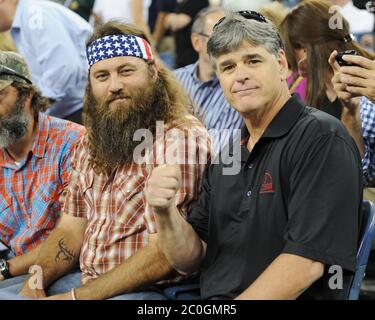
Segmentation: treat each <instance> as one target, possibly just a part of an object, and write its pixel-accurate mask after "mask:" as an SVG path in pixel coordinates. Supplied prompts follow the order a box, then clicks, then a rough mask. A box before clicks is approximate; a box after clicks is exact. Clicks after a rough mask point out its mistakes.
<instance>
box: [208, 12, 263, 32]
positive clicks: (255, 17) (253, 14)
mask: <svg viewBox="0 0 375 320" xmlns="http://www.w3.org/2000/svg"><path fill="white" fill-rule="evenodd" d="M236 13H238V14H240V15H241V16H242V17H244V18H245V19H251V20H256V21H259V22H266V23H267V19H266V18H265V16H264V15H262V14H260V13H259V12H256V11H252V10H243V11H237V12H236ZM225 18H226V17H222V18H220V20H219V21H218V22H216V23H215V25H214V28H213V30H215V29H216V28H217V27H218V26H219V25H220V24H221V23H222V22H223V21H224V20H225Z"/></svg>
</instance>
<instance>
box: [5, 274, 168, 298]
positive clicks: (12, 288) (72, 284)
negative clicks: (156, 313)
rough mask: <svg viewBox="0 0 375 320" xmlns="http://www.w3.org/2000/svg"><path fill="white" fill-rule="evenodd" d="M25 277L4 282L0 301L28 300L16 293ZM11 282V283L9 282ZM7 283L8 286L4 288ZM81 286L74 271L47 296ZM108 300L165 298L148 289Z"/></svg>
mask: <svg viewBox="0 0 375 320" xmlns="http://www.w3.org/2000/svg"><path fill="white" fill-rule="evenodd" d="M25 278H26V276H21V277H15V278H12V279H9V280H6V281H4V284H3V287H1V286H0V300H28V299H27V298H23V297H19V296H18V293H19V292H20V291H21V289H22V287H23V281H24V280H25ZM10 280H12V282H11V281H10ZM8 281H9V285H8V286H6V284H7V282H8ZM80 285H81V272H80V271H74V272H71V273H69V274H67V275H66V276H64V277H62V278H60V279H58V280H57V281H55V282H54V283H53V284H52V285H51V286H50V287H49V288H48V290H47V295H48V296H52V295H56V294H61V293H66V292H69V291H71V290H72V289H73V288H78V287H79V286H80ZM109 300H166V298H165V296H164V295H163V294H162V293H160V292H158V291H157V290H156V289H155V291H154V290H152V289H150V290H148V291H142V292H133V293H127V294H123V295H119V296H116V297H113V298H111V299H109Z"/></svg>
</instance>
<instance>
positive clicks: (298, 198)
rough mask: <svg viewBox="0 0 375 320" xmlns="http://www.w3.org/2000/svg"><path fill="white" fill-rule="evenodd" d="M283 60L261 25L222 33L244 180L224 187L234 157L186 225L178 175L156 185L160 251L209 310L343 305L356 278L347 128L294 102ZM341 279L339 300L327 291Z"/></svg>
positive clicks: (163, 171) (255, 19) (214, 46)
mask: <svg viewBox="0 0 375 320" xmlns="http://www.w3.org/2000/svg"><path fill="white" fill-rule="evenodd" d="M282 48H283V45H282V41H281V40H280V37H279V35H278V33H277V30H276V28H275V26H274V25H273V24H271V23H270V22H268V21H266V20H265V19H264V18H263V17H262V16H260V15H257V14H255V13H242V15H240V14H228V15H227V16H226V18H225V19H223V20H222V21H221V22H219V23H218V24H217V25H216V26H215V28H214V32H213V34H212V37H211V39H210V40H209V42H208V52H209V54H210V56H211V58H212V60H213V62H214V63H215V65H216V68H217V73H218V76H219V79H220V83H221V85H222V87H223V90H224V92H225V95H226V98H227V99H228V101H229V103H230V104H231V105H232V106H234V108H235V109H236V110H237V111H238V112H240V113H241V115H242V117H243V118H244V121H245V124H246V126H245V128H244V130H243V135H242V139H241V142H238V143H241V147H240V150H241V152H238V157H237V158H238V162H239V164H240V166H239V167H240V170H239V171H240V172H239V173H238V174H235V175H225V174H224V173H225V171H224V169H226V167H227V166H228V165H227V164H225V163H228V162H227V161H226V160H227V159H225V157H224V158H223V157H221V158H222V161H220V162H219V163H218V164H212V165H211V166H210V167H209V169H208V170H207V172H206V176H205V179H204V180H203V183H202V192H201V195H200V199H199V201H198V203H197V204H196V205H195V207H194V208H193V211H192V212H191V214H190V217H189V219H188V222H186V221H185V220H184V219H183V218H182V216H181V215H180V214H179V212H178V211H177V209H176V207H175V206H173V198H174V194H175V192H176V190H177V188H178V185H179V183H180V177H179V170H178V168H177V167H172V166H165V167H160V168H157V169H155V170H154V171H153V173H152V176H151V177H150V179H149V181H148V187H147V191H146V198H147V201H148V203H149V204H150V205H151V206H153V207H154V209H155V212H156V216H157V219H156V220H157V225H158V233H159V240H160V246H161V247H162V249H163V251H164V253H165V255H166V257H167V259H168V260H169V262H170V263H171V264H172V265H173V266H174V267H175V268H176V270H178V271H179V272H181V273H182V274H188V273H191V272H194V271H197V270H199V269H200V270H201V293H202V298H203V299H215V298H230V299H232V298H238V299H296V298H307V299H340V298H341V299H342V298H345V292H346V290H345V289H347V286H348V279H349V277H350V276H351V275H352V273H353V271H354V269H355V262H356V252H357V245H358V237H359V223H360V207H361V205H360V204H361V198H362V188H361V186H362V181H361V165H360V163H361V162H360V161H361V160H360V156H359V153H358V150H357V148H356V145H355V143H354V141H353V140H352V139H351V138H350V136H349V134H348V133H347V132H346V130H345V128H344V127H343V125H342V124H341V123H340V122H339V121H338V120H336V119H335V118H333V117H331V116H330V115H328V114H326V113H324V112H321V111H319V110H316V109H312V108H309V107H306V106H304V105H303V103H302V102H301V101H300V100H299V99H298V98H297V96H293V97H291V96H290V93H289V91H288V86H287V83H286V78H287V69H288V66H287V61H286V58H285V52H284V50H283V49H282ZM234 143H236V142H234ZM235 150H236V148H235V145H234V148H232V146H231V147H229V151H230V152H229V153H228V152H225V151H224V152H223V154H228V156H231V155H232V154H231V152H232V153H233V152H234V153H236V152H235ZM331 266H335V268H334V269H333V270H335V274H330V272H329V271H330V268H331ZM337 270H342V274H343V283H344V286H343V289H341V290H340V289H338V288H336V287H335V286H333V285H332V284H334V283H335V281H330V280H329V278H330V277H332V276H333V275H335V276H337V275H338V274H337Z"/></svg>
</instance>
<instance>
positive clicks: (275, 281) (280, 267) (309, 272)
mask: <svg viewBox="0 0 375 320" xmlns="http://www.w3.org/2000/svg"><path fill="white" fill-rule="evenodd" d="M323 271H324V265H323V264H322V263H320V262H316V261H312V260H310V259H306V258H303V257H300V256H296V255H292V254H281V255H280V256H279V257H277V258H276V259H275V260H274V261H273V262H272V263H271V265H270V266H269V267H268V268H267V269H266V270H265V271H264V272H263V273H262V274H261V275H260V276H259V277H258V279H257V280H256V281H255V282H254V283H253V284H252V285H251V286H250V287H249V288H248V289H247V290H245V291H244V292H243V293H242V294H241V295H239V296H238V297H237V300H294V299H297V298H298V297H299V296H300V295H301V294H302V293H303V292H304V291H305V290H306V289H307V288H309V287H310V286H311V285H312V284H313V283H314V282H315V281H316V280H318V279H319V278H320V277H321V276H322V275H323Z"/></svg>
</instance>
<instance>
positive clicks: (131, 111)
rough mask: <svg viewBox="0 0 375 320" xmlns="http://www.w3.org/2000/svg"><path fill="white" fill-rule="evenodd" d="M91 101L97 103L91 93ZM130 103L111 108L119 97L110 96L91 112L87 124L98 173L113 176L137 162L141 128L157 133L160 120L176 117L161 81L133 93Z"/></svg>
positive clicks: (121, 95)
mask: <svg viewBox="0 0 375 320" xmlns="http://www.w3.org/2000/svg"><path fill="white" fill-rule="evenodd" d="M88 94H90V95H91V97H89V98H88V101H94V99H93V97H92V94H91V92H89V93H88ZM117 96H119V97H125V96H131V99H130V100H126V101H124V102H122V103H120V102H117V104H116V106H113V108H112V109H111V108H110V103H111V101H113V99H114V98H115V97H114V96H111V97H109V98H108V99H107V100H106V101H104V102H103V103H101V104H100V103H99V104H97V105H96V107H94V108H92V107H91V108H90V109H91V112H88V114H87V116H88V118H87V120H88V121H86V122H87V123H86V125H87V126H88V132H89V149H90V156H91V157H90V158H91V159H90V161H91V165H92V166H93V168H94V170H95V171H96V172H97V173H106V174H109V173H110V172H111V171H113V170H114V169H115V168H117V167H119V166H122V165H125V164H130V163H132V162H133V151H134V149H135V147H136V146H137V145H139V144H140V143H141V142H139V141H134V139H133V136H134V133H135V132H136V131H137V130H138V129H149V130H151V132H152V133H153V134H154V133H155V128H156V122H157V121H164V122H165V123H168V122H169V121H171V120H172V118H173V114H174V113H173V110H172V108H173V107H172V106H171V105H170V103H169V99H168V95H167V93H166V91H165V88H164V86H163V84H162V82H161V80H160V79H159V78H158V79H157V80H156V81H155V82H153V81H150V83H148V85H147V86H145V87H144V88H142V89H138V90H133V91H132V92H131V94H119V95H117Z"/></svg>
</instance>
